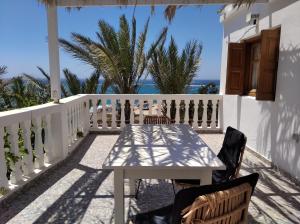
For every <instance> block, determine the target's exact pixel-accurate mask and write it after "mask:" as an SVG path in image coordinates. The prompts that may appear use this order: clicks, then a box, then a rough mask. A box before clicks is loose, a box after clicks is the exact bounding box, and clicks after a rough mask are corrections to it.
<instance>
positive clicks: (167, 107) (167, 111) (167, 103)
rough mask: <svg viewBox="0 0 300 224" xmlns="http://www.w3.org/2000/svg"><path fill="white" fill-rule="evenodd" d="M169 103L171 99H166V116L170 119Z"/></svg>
mask: <svg viewBox="0 0 300 224" xmlns="http://www.w3.org/2000/svg"><path fill="white" fill-rule="evenodd" d="M171 103H172V100H169V99H166V116H167V117H170V119H171ZM172 122H173V121H172Z"/></svg>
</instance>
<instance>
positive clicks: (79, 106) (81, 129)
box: [78, 102, 84, 133]
mask: <svg viewBox="0 0 300 224" xmlns="http://www.w3.org/2000/svg"><path fill="white" fill-rule="evenodd" d="M82 111H83V102H79V104H78V131H80V132H82V133H83V132H84V130H83V116H82V114H83V113H82Z"/></svg>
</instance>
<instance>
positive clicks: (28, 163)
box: [21, 120, 33, 175]
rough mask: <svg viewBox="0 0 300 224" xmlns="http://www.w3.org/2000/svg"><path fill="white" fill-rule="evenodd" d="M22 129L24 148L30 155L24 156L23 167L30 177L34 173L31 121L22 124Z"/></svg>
mask: <svg viewBox="0 0 300 224" xmlns="http://www.w3.org/2000/svg"><path fill="white" fill-rule="evenodd" d="M21 128H22V130H23V136H24V147H25V149H27V152H28V154H27V155H26V156H24V162H23V163H24V164H23V166H22V169H23V172H24V174H25V175H29V174H31V173H32V172H33V155H32V145H31V131H30V128H31V121H30V120H25V121H23V122H22V123H21Z"/></svg>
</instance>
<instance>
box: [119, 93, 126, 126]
mask: <svg viewBox="0 0 300 224" xmlns="http://www.w3.org/2000/svg"><path fill="white" fill-rule="evenodd" d="M120 104H121V128H124V127H125V100H124V99H120Z"/></svg>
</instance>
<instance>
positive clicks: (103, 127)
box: [102, 98, 107, 129]
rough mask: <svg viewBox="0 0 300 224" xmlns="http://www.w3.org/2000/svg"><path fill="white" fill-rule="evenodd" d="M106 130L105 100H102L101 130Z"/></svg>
mask: <svg viewBox="0 0 300 224" xmlns="http://www.w3.org/2000/svg"><path fill="white" fill-rule="evenodd" d="M106 128H107V114H106V99H105V98H102V129H106Z"/></svg>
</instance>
